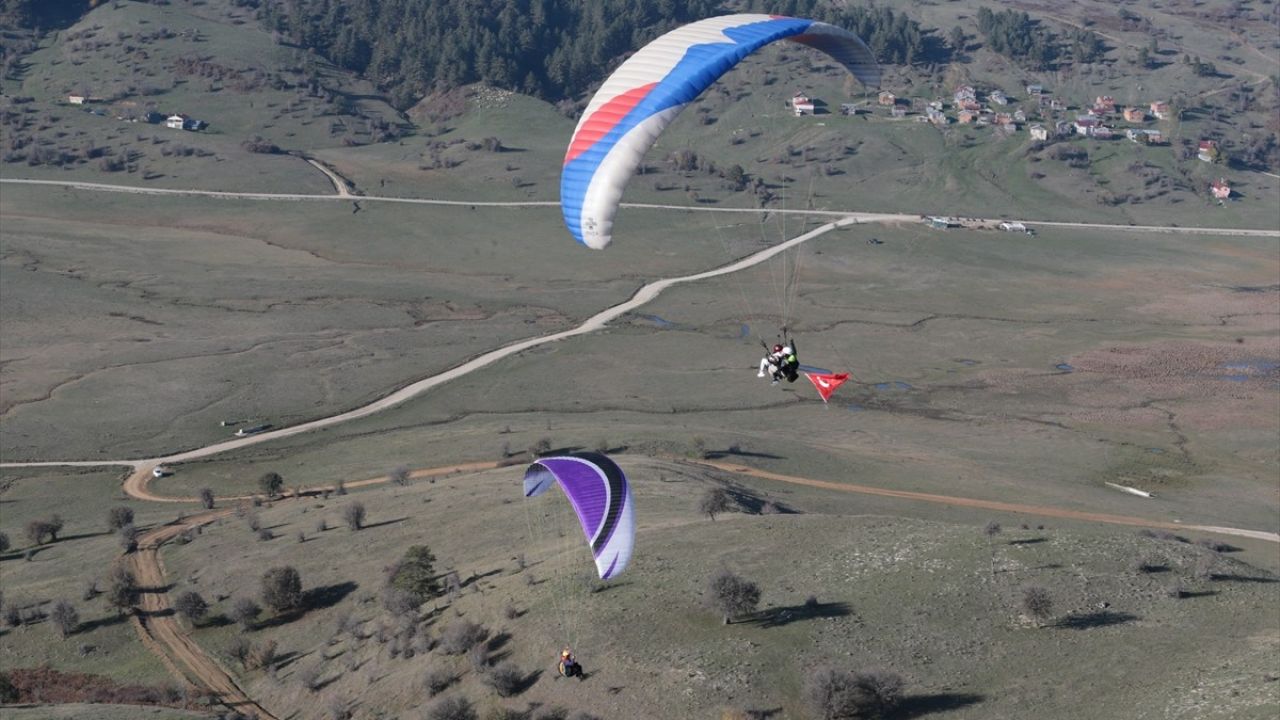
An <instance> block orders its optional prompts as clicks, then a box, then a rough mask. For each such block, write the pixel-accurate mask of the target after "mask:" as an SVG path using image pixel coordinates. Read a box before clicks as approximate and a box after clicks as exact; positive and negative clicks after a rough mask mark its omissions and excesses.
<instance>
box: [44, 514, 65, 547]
mask: <svg viewBox="0 0 1280 720" xmlns="http://www.w3.org/2000/svg"><path fill="white" fill-rule="evenodd" d="M45 524H46V525H47V526H48V528H49V537H50V538H52V539H53V541H54V542H58V533H60V532H62V525H63V522H62V516H61V515H58V514H57V513H54V514H53V515H51V516H49V519H48V520H46V521H45Z"/></svg>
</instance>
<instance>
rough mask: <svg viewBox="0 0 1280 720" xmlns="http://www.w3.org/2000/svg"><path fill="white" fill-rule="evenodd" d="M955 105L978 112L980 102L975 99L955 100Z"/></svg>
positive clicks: (980, 107)
mask: <svg viewBox="0 0 1280 720" xmlns="http://www.w3.org/2000/svg"><path fill="white" fill-rule="evenodd" d="M956 107H957V108H959V109H961V110H968V111H969V112H978V111H979V110H981V109H982V103H980V102H978V101H977V100H959V101H957V102H956Z"/></svg>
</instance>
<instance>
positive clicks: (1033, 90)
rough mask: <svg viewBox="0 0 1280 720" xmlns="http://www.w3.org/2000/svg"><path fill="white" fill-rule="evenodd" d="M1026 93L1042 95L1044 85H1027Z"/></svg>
mask: <svg viewBox="0 0 1280 720" xmlns="http://www.w3.org/2000/svg"><path fill="white" fill-rule="evenodd" d="M1027 94H1028V95H1042V94H1044V86H1043V85H1028V86H1027Z"/></svg>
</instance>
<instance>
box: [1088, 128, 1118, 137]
mask: <svg viewBox="0 0 1280 720" xmlns="http://www.w3.org/2000/svg"><path fill="white" fill-rule="evenodd" d="M1089 137H1092V138H1096V139H1098V140H1110V139H1111V138H1112V137H1114V134H1113V133H1112V132H1111V128H1109V127H1107V126H1106V125H1099V126H1098V127H1096V128H1094V129H1093V132H1091V133H1089Z"/></svg>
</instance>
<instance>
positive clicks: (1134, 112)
mask: <svg viewBox="0 0 1280 720" xmlns="http://www.w3.org/2000/svg"><path fill="white" fill-rule="evenodd" d="M1124 121H1125V122H1146V121H1147V114H1146V113H1145V112H1143V110H1142V108H1140V107H1130V108H1125V109H1124Z"/></svg>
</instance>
